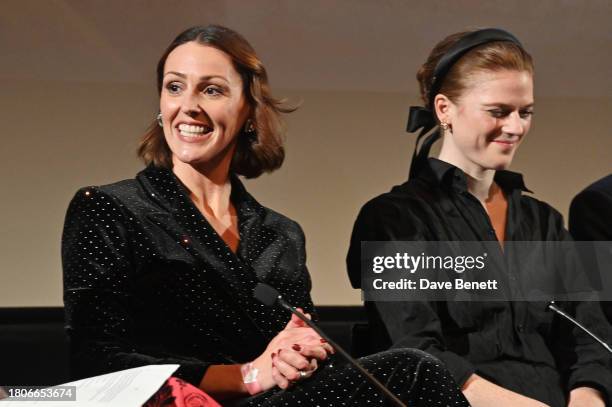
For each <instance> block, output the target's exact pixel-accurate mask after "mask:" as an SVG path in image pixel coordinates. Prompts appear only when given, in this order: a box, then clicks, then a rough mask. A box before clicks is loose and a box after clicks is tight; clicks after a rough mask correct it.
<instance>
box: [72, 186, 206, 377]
mask: <svg viewBox="0 0 612 407" xmlns="http://www.w3.org/2000/svg"><path fill="white" fill-rule="evenodd" d="M129 225H130V214H129V213H126V212H125V209H124V207H123V205H122V204H121V203H120V202H118V201H117V200H116V199H115V198H113V197H112V196H111V195H109V194H106V193H104V192H103V191H101V190H100V189H98V188H95V187H92V188H83V189H81V190H80V191H78V192H77V194H76V195H75V197H74V198H73V199H72V201H71V203H70V206H69V208H68V212H67V215H66V220H65V224H64V232H63V237H62V263H63V271H64V281H63V283H64V308H65V316H66V330H67V332H68V334H69V336H70V339H71V357H72V369H73V372H72V374H73V376H75V377H77V378H79V377H86V376H94V375H99V374H105V373H109V372H112V371H117V370H122V369H129V368H132V367H137V366H143V365H149V364H180V368H179V369H178V370H177V372H176V373H175V376H177V377H180V378H182V379H184V380H186V381H188V382H190V383H192V384H194V385H195V386H198V385H199V384H200V381H201V380H202V377H203V376H204V373H205V371H206V369H207V367H208V366H209V365H210V363H207V362H205V361H200V360H197V359H187V358H182V357H180V356H175V355H164V354H157V355H151V354H148V353H146V352H141V351H140V350H139V349H138V346H137V345H136V344H135V343H136V341H134V340H132V332H131V328H132V325H133V323H132V316H131V314H130V309H131V307H132V302H133V298H132V297H133V296H132V295H131V292H132V287H131V284H132V283H131V281H132V278H133V276H134V273H135V266H134V260H133V258H132V250H131V247H130V245H131V243H130V241H131V239H130V234H131V233H133V231H131V230H130V228H129Z"/></svg>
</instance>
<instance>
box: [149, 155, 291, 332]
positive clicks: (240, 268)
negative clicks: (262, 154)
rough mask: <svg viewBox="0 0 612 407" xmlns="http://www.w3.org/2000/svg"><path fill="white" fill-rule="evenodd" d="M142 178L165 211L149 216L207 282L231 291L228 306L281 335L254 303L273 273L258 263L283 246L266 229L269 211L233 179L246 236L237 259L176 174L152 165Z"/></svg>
mask: <svg viewBox="0 0 612 407" xmlns="http://www.w3.org/2000/svg"><path fill="white" fill-rule="evenodd" d="M137 179H138V180H139V181H140V183H141V184H142V185H143V188H144V189H145V191H146V192H147V193H148V194H149V197H150V199H151V200H154V201H156V203H157V204H158V205H159V206H160V207H161V210H160V211H159V212H152V213H150V214H148V215H147V217H148V218H149V219H150V220H151V221H152V222H154V223H155V224H156V225H158V226H159V227H160V228H161V229H163V230H164V231H165V232H166V233H168V234H170V235H171V236H172V237H173V239H174V241H176V242H177V244H179V245H180V246H181V247H182V248H183V249H184V250H185V251H186V252H188V253H189V254H190V255H191V256H193V258H194V259H195V260H196V261H197V262H198V263H199V264H201V265H202V268H203V269H204V270H206V273H205V274H204V273H203V275H205V276H206V277H205V278H211V277H213V278H215V279H216V280H217V282H218V284H219V285H220V286H221V289H223V290H224V291H225V292H227V299H228V301H231V302H233V303H235V304H236V306H237V307H239V308H241V309H242V310H244V312H245V316H246V317H247V319H248V320H250V321H251V322H252V323H254V324H255V325H256V326H257V327H258V329H259V330H263V331H264V332H266V333H267V334H268V335H272V334H273V333H274V332H276V331H277V330H278V327H277V326H269V322H267V321H269V319H268V318H261V315H264V314H263V313H262V307H263V305H262V304H260V303H259V302H257V301H256V300H255V299H253V289H254V287H255V286H256V284H257V283H258V282H259V281H260V280H261V279H265V278H266V277H267V276H268V275H269V273H270V270H271V269H272V267H271V265H270V264H269V263H268V264H260V263H259V262H258V259H259V258H260V257H261V255H262V253H263V252H265V251H266V250H267V249H269V248H270V246H271V245H276V246H277V247H279V246H282V242H281V241H282V239H279V235H278V233H276V232H275V231H273V230H271V229H269V228H265V227H264V226H263V221H262V219H263V218H264V217H265V211H266V209H265V208H263V207H262V206H261V205H259V203H257V201H255V199H254V198H252V197H251V196H250V195H249V194H248V193H247V192H246V191H245V189H244V187H243V186H242V184H241V183H240V181H239V180H238V179H237V178H235V177H234V178H233V179H232V202H234V204H235V206H236V209H237V213H238V217H239V232H240V244H239V249H238V253H237V254H238V255H236V254H235V253H233V252H232V251H231V249H230V248H229V247H228V246H227V245H226V244H225V242H224V241H223V240H222V239H221V237H220V236H219V235H218V234H217V232H216V231H215V230H214V228H213V227H212V226H211V225H210V224H209V223H208V221H207V220H206V218H205V217H204V216H203V215H202V214H201V213H200V211H199V210H198V209H197V208H196V207H195V205H194V204H193V203H192V201H191V199H190V198H189V196H188V194H187V190H186V189H185V187H184V186H183V185H182V184H181V182H180V181H179V180H178V178H176V176H175V175H174V174H173V173H172V171H171V170H168V169H164V168H157V167H152V166H150V167H148V168H146V169H145V170H143V171H142V172H141V173H140V174H138V177H137ZM262 333H263V332H262Z"/></svg>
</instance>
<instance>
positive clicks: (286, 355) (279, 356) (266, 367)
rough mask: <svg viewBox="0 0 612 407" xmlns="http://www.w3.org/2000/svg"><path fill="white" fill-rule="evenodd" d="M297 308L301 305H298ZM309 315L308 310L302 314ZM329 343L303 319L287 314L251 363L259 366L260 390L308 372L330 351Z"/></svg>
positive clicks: (311, 371) (332, 351)
mask: <svg viewBox="0 0 612 407" xmlns="http://www.w3.org/2000/svg"><path fill="white" fill-rule="evenodd" d="M298 310H299V311H300V312H301V309H299V308H298ZM305 315H306V317H307V318H308V319H310V315H309V314H305ZM333 353H334V349H333V348H332V346H331V345H330V344H329V343H327V341H325V339H323V338H321V337H320V336H319V334H318V333H316V332H315V331H314V330H313V329H312V328H310V327H308V325H306V323H305V322H304V321H302V320H301V319H299V318H298V317H296V316H295V315H291V320H290V321H289V322H288V323H287V325H286V326H285V328H284V329H283V330H282V331H280V332H279V333H278V335H276V336H275V337H274V339H272V340H271V341H270V343H269V344H268V346H267V347H266V350H265V351H264V352H263V353H262V354H261V355H260V356H259V357H258V358H257V359H255V360H254V361H253V362H252V363H253V367H254V368H257V369H258V370H259V373H258V377H257V381H258V382H259V385H260V386H261V389H262V390H263V391H265V390H268V389H271V388H272V387H274V386H279V387H280V388H281V389H286V388H287V387H289V386H290V385H291V384H292V383H294V382H296V381H299V380H301V379H305V378H308V377H310V376H312V374H313V373H314V371H315V370H316V369H317V366H318V362H317V361H323V360H325V359H327V356H328V355H329V354H333Z"/></svg>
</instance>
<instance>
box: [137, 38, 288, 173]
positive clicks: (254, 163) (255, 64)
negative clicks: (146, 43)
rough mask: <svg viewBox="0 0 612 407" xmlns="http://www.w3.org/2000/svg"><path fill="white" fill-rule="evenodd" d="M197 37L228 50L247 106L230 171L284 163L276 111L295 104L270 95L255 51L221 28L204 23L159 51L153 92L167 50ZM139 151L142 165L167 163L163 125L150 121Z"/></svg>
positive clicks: (251, 170) (159, 88) (255, 170)
mask: <svg viewBox="0 0 612 407" xmlns="http://www.w3.org/2000/svg"><path fill="white" fill-rule="evenodd" d="M191 41H197V42H198V43H200V44H205V45H208V46H211V47H215V48H218V49H220V50H223V51H224V52H225V53H227V54H228V55H229V56H230V57H231V59H232V61H233V63H234V68H235V69H236V71H237V72H238V73H239V74H240V76H241V78H242V83H243V92H244V96H245V98H246V100H247V103H248V104H249V106H251V109H252V113H251V114H252V119H251V120H252V121H251V122H250V124H251V125H252V127H251V128H250V129H247V131H245V134H243V137H239V138H238V140H237V142H238V144H237V146H236V151H235V152H234V156H233V158H232V163H231V170H232V171H233V172H234V173H235V174H237V175H243V176H245V177H246V178H256V177H258V176H260V175H261V174H262V173H263V172H272V171H274V170H276V169H278V168H280V166H281V165H282V164H283V160H284V159H285V149H284V147H283V130H284V129H283V122H282V120H281V118H280V114H281V113H290V112H293V111H294V110H295V109H294V108H291V107H287V106H284V104H283V101H280V100H277V99H275V98H274V97H273V96H272V94H271V92H270V86H269V84H268V74H267V73H266V68H265V67H264V66H263V64H262V63H261V61H260V60H259V58H258V57H257V55H256V54H255V50H254V49H253V48H252V47H251V45H250V44H249V43H248V42H247V41H245V40H244V38H243V37H242V36H240V35H239V34H238V33H236V32H233V31H231V30H227V29H224V28H222V27H215V26H209V27H208V29H207V30H202V29H201V27H194V28H192V29H190V30H187V31H185V32H184V33H182V34H181V35H179V36H178V37H177V38H176V39H175V40H174V41H173V42H172V43H171V44H170V45H169V46H168V48H167V49H166V51H165V52H164V53H163V55H162V56H161V58H160V59H159V62H158V63H157V91H158V93H159V94H160V95H161V92H162V82H163V76H164V66H165V64H166V59H167V58H168V55H169V54H170V53H171V52H172V50H174V49H175V48H176V47H178V46H179V45H182V44H184V43H187V42H191ZM138 156H139V157H141V158H142V160H143V161H144V162H145V164H147V165H148V164H154V165H156V166H158V167H165V168H172V152H171V151H170V149H169V148H168V144H167V143H166V141H165V138H164V132H163V129H162V128H161V127H160V126H159V124H158V119H156V120H154V121H153V123H152V124H151V126H150V127H149V129H148V130H147V132H146V133H145V135H144V137H143V138H142V141H141V142H140V146H139V147H138Z"/></svg>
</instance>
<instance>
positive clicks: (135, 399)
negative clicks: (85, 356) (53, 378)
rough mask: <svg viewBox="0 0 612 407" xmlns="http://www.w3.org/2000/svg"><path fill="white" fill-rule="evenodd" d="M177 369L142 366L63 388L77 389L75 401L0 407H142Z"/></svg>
mask: <svg viewBox="0 0 612 407" xmlns="http://www.w3.org/2000/svg"><path fill="white" fill-rule="evenodd" d="M178 367H179V365H149V366H142V367H136V368H133V369H127V370H121V371H119V372H114V373H109V374H105V375H102V376H95V377H90V378H87V379H82V380H78V381H76V382H70V383H64V384H61V385H60V386H76V401H46V400H45V401H5V400H0V407H29V406H39V407H77V406H78V407H81V406H82V407H140V406H142V404H143V403H144V402H146V401H147V400H148V399H149V398H150V397H151V396H152V395H153V394H155V392H156V391H157V390H159V388H160V387H161V385H162V384H163V383H164V382H165V381H166V379H168V378H169V377H170V376H171V375H172V373H174V372H175V371H176V369H178Z"/></svg>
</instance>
